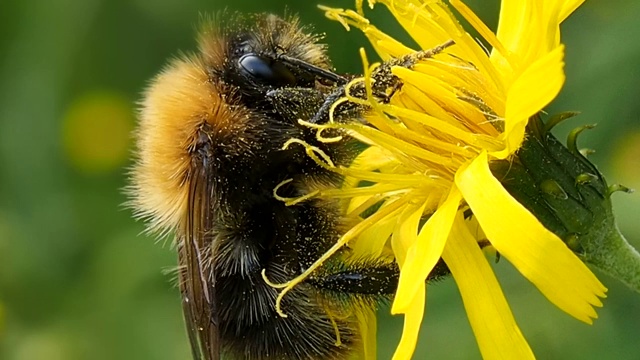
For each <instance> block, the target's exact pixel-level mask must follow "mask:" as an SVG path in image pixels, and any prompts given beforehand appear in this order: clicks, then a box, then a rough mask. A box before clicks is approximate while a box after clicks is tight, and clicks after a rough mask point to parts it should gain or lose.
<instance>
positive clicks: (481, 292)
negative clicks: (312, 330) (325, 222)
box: [282, 0, 606, 359]
mask: <svg viewBox="0 0 640 360" xmlns="http://www.w3.org/2000/svg"><path fill="white" fill-rule="evenodd" d="M374 2H377V3H382V4H384V5H385V6H387V7H388V8H389V10H390V11H391V13H392V14H393V15H394V17H395V18H396V19H397V20H398V21H399V23H400V24H401V25H402V26H403V27H404V29H405V30H406V31H407V32H408V33H409V35H410V36H411V37H412V38H413V39H414V40H415V41H416V43H417V44H418V45H419V46H420V47H421V48H422V49H423V50H428V49H433V48H437V47H438V46H439V45H441V44H449V45H451V44H452V43H453V44H454V45H451V46H448V45H447V46H448V47H447V48H446V49H444V50H442V48H443V47H441V50H442V51H440V53H437V54H436V53H435V52H434V53H433V54H430V56H425V57H424V59H421V60H420V61H418V62H417V63H416V64H412V65H411V66H394V67H392V68H391V73H392V74H393V75H394V76H395V77H397V79H399V83H401V84H402V86H401V88H397V89H393V90H392V91H391V92H392V96H391V97H390V100H389V101H388V102H387V101H380V100H379V99H380V97H379V96H375V95H374V92H373V90H372V85H371V84H372V82H374V81H375V79H374V78H372V73H374V72H375V65H374V66H372V67H369V66H368V64H367V62H366V58H365V57H364V56H363V61H364V62H365V74H364V76H363V77H362V78H360V79H356V80H354V81H353V82H352V83H351V84H349V86H347V88H346V93H347V96H346V97H345V98H344V99H342V100H343V102H344V101H349V102H353V103H358V104H362V105H366V106H367V107H368V108H369V109H370V110H369V111H368V112H367V113H366V115H365V118H366V124H363V123H359V122H346V123H345V122H333V121H331V122H329V123H327V124H324V125H317V124H315V125H314V124H308V125H309V126H315V127H317V128H319V129H320V130H325V129H331V128H332V129H340V130H342V131H345V132H347V133H348V134H349V135H350V136H352V137H354V138H356V139H358V140H360V141H362V142H364V143H366V144H368V145H369V147H368V148H367V149H366V150H364V151H363V152H362V153H361V154H360V155H359V156H358V157H357V158H356V160H355V161H354V163H353V164H352V165H351V166H349V167H348V168H346V167H336V166H334V165H333V164H332V163H331V160H330V159H328V158H326V157H323V156H322V154H321V153H319V151H318V149H313V148H311V147H310V146H308V145H305V144H303V145H305V146H307V153H308V154H309V155H310V156H312V157H314V158H315V159H316V161H318V162H319V163H322V164H323V165H324V166H326V167H329V168H332V169H334V170H335V171H336V172H338V173H341V174H343V175H344V176H345V179H346V180H345V185H344V187H343V188H341V189H334V190H327V191H320V192H318V193H315V194H311V195H314V196H320V197H322V196H325V197H337V198H344V199H348V201H347V202H348V206H347V208H346V213H347V214H348V215H350V216H359V217H360V218H361V221H360V222H359V223H358V224H357V225H355V226H354V227H353V228H352V229H351V230H350V231H348V232H347V233H346V234H345V235H344V236H343V237H342V238H341V239H340V241H339V242H338V243H337V244H336V246H335V247H334V249H332V250H331V251H330V252H329V253H327V254H326V256H325V257H323V258H322V259H319V260H318V263H317V264H320V263H321V262H322V261H324V260H325V259H326V258H328V257H329V256H330V255H331V254H332V253H333V252H335V251H334V250H336V249H338V248H340V247H341V246H343V245H345V244H347V243H348V244H349V246H350V247H351V248H353V249H354V251H356V252H361V253H366V254H372V255H374V256H383V255H384V254H386V253H387V252H389V251H392V253H393V255H394V256H395V259H396V261H397V262H398V264H399V266H400V269H401V271H400V279H399V285H398V289H397V293H396V296H395V299H394V301H393V305H392V309H391V311H392V313H394V314H404V319H405V323H404V330H403V335H402V339H401V341H400V344H399V346H398V348H397V350H396V353H395V357H394V358H397V359H408V358H410V357H411V355H412V354H413V351H414V349H415V345H416V341H417V338H418V331H419V328H420V324H421V322H422V319H423V316H424V313H423V312H424V305H425V297H426V284H425V279H426V278H427V276H428V275H429V273H430V272H431V271H432V270H433V268H434V266H435V265H436V263H437V262H438V260H439V259H440V258H442V259H444V261H445V262H446V264H447V266H448V268H449V269H450V270H451V273H452V275H453V277H454V279H455V281H456V283H457V285H458V287H459V289H460V293H461V296H462V299H463V302H464V306H465V308H466V311H467V314H468V318H469V321H470V323H471V326H472V328H473V331H474V334H475V336H476V338H477V341H478V344H479V347H480V350H481V353H482V355H483V357H484V358H486V359H494V358H514V359H527V358H533V357H534V356H533V352H532V351H531V349H530V347H529V345H528V344H527V342H526V340H525V339H524V337H523V335H522V334H521V332H520V330H519V328H518V326H517V324H516V322H515V320H514V318H513V315H512V313H511V310H510V308H509V306H508V304H507V301H506V300H505V298H504V296H503V293H502V290H501V288H500V286H499V284H498V281H497V280H496V278H495V275H494V273H493V271H492V269H491V266H490V265H489V263H488V262H487V259H486V258H485V256H484V254H483V252H482V250H481V248H482V247H487V246H489V245H488V244H490V246H491V247H493V248H495V250H496V251H497V252H499V254H500V255H501V256H502V257H504V258H506V259H507V260H508V261H509V262H511V263H512V264H513V265H514V266H515V267H516V268H517V269H518V270H519V271H520V273H521V274H522V275H523V276H525V277H526V278H527V279H528V280H529V281H530V282H532V283H533V284H534V285H535V286H536V287H537V288H538V289H539V290H540V291H541V292H542V293H543V294H544V295H545V296H546V297H547V299H548V300H549V301H551V302H552V303H554V304H555V305H557V306H558V307H559V308H560V309H562V310H563V311H565V312H567V313H568V314H570V315H571V316H573V317H575V318H577V319H579V320H581V321H583V322H585V323H589V324H590V323H591V322H592V319H594V318H596V317H597V314H596V312H595V310H594V306H595V307H599V306H602V303H601V301H600V298H602V297H605V292H606V288H605V287H604V286H603V285H602V284H601V283H600V282H599V281H598V279H597V278H596V277H595V276H594V275H593V274H592V273H591V271H590V270H589V269H588V268H587V267H586V266H585V264H584V263H583V262H582V261H581V260H580V259H579V258H578V256H576V255H575V254H574V252H572V250H571V249H570V248H569V247H568V246H567V244H565V242H563V240H562V239H560V238H559V237H558V235H556V234H555V233H554V232H552V231H550V230H548V228H547V227H545V226H544V225H543V223H541V221H540V220H539V219H538V218H537V217H536V215H535V214H533V213H532V212H531V210H530V208H528V207H526V206H525V205H523V203H521V201H519V199H517V198H516V197H514V196H513V195H512V194H511V193H510V192H509V191H507V189H506V188H505V186H504V185H503V184H502V183H501V180H504V179H499V178H497V175H495V174H494V172H492V164H500V163H505V162H506V163H507V164H510V163H515V162H517V161H518V160H517V156H518V155H517V152H518V151H519V150H520V149H521V148H522V145H523V143H525V141H526V139H527V136H528V134H527V124H528V123H529V120H530V119H532V118H535V117H536V116H537V114H539V113H540V112H541V111H542V110H543V109H544V107H545V106H547V105H548V104H549V103H550V102H551V101H552V100H553V99H554V98H555V97H556V96H557V94H558V93H559V91H560V90H561V88H562V86H563V83H564V80H565V76H564V71H563V66H564V63H563V55H564V46H563V45H562V44H561V43H560V30H559V26H560V24H561V23H562V21H563V20H564V19H566V18H567V17H568V16H569V15H570V14H571V13H572V12H573V11H574V10H575V9H576V8H577V7H578V6H579V5H580V4H581V3H582V2H583V1H581V0H564V1H562V0H558V1H536V0H520V1H503V2H502V8H501V12H500V23H499V26H498V30H497V32H496V33H495V34H494V33H493V32H492V31H490V30H489V29H488V28H487V27H486V26H485V25H484V24H483V23H482V22H481V21H480V19H478V18H477V16H476V15H475V14H474V13H473V12H472V11H471V10H470V9H469V8H467V7H466V6H465V5H464V4H463V3H462V2H460V1H459V0H452V1H451V5H452V6H453V7H454V8H455V9H456V10H457V11H458V12H459V13H460V14H462V16H463V17H464V18H465V19H466V20H467V21H468V22H469V23H470V24H471V25H472V26H473V27H474V28H475V29H476V30H477V32H478V33H479V34H480V35H481V36H482V38H483V39H484V42H486V44H487V45H489V46H490V48H491V51H489V52H488V51H487V50H486V49H485V48H484V47H483V45H481V44H480V43H479V42H477V41H476V40H474V39H473V38H472V37H471V36H470V35H469V34H468V33H467V32H466V31H465V30H464V29H463V28H462V26H461V25H460V23H459V22H458V20H456V18H455V17H454V15H453V14H452V11H451V9H450V8H449V7H448V6H447V5H446V4H444V3H443V2H442V1H439V0H379V1H369V5H370V6H373V4H374ZM356 8H357V11H351V10H342V9H331V8H324V10H325V11H326V15H327V16H328V17H329V18H331V19H334V20H337V21H339V22H341V23H342V24H343V25H344V26H345V27H347V29H348V28H349V27H351V26H354V27H357V28H359V29H360V30H362V31H363V32H364V34H365V35H366V36H367V37H368V38H369V40H370V41H371V43H372V44H373V46H374V48H375V49H376V51H377V52H378V54H379V56H380V57H381V58H382V59H383V60H388V59H393V58H402V57H405V56H406V55H407V54H412V53H415V51H416V50H414V49H410V48H408V47H406V46H405V45H403V44H401V43H400V42H398V41H396V40H395V39H393V38H391V37H389V36H388V35H386V34H384V33H383V32H382V31H380V30H379V29H377V28H376V27H375V26H373V25H372V24H370V23H369V21H368V20H367V19H366V18H365V17H364V15H363V12H362V1H357V2H356ZM358 83H359V84H360V85H361V86H362V87H363V88H366V95H365V96H355V95H353V94H350V91H349V90H350V88H353V87H354V86H356V85H357V84H358ZM338 103H339V102H338ZM336 106H337V105H336ZM318 136H319V137H321V135H320V134H318ZM329 140H330V139H327V141H329ZM294 142H295V141H294ZM289 145H291V144H289ZM550 186H551V187H553V184H552V185H550ZM311 195H310V196H311ZM305 198H307V197H305ZM371 209H375V210H376V211H375V212H373V214H371V212H372V211H371ZM479 244H480V245H479ZM318 266H319V265H318ZM314 268H315V266H312V267H311V268H310V269H308V271H307V274H308V273H310V272H311V271H313V270H314ZM299 281H301V279H296V280H294V281H292V282H290V283H288V284H286V286H288V287H289V288H290V287H291V286H294V285H295V284H296V283H298V282H299ZM282 287H285V285H282ZM284 292H286V289H285V291H284ZM365 340H366V339H365Z"/></svg>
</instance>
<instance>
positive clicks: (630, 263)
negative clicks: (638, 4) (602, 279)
mask: <svg viewBox="0 0 640 360" xmlns="http://www.w3.org/2000/svg"><path fill="white" fill-rule="evenodd" d="M610 228H611V231H610V232H609V234H608V236H606V238H605V239H603V241H602V242H601V243H600V244H599V246H588V247H586V248H585V252H584V254H582V257H583V258H584V260H585V261H586V262H588V263H590V264H591V265H594V266H595V267H597V268H598V269H600V270H602V271H603V272H605V273H607V274H609V275H611V276H613V277H614V278H616V279H618V280H620V281H622V282H623V283H625V284H626V285H627V286H629V287H630V288H631V289H633V290H635V291H637V292H639V293H640V253H638V251H637V250H636V249H634V248H633V246H631V244H629V243H628V242H627V240H626V239H625V237H624V236H623V235H622V234H621V233H620V230H618V227H617V226H616V225H614V226H611V227H610ZM583 246H585V244H583Z"/></svg>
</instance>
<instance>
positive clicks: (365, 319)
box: [356, 307, 377, 360]
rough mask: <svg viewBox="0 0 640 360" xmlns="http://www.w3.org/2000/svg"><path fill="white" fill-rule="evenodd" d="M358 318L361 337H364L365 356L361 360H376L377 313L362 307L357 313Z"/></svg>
mask: <svg viewBox="0 0 640 360" xmlns="http://www.w3.org/2000/svg"><path fill="white" fill-rule="evenodd" d="M356 318H357V319H358V327H359V328H360V336H361V337H362V347H363V351H362V352H363V354H362V356H361V358H362V359H364V360H375V359H376V344H377V339H376V332H377V331H376V330H377V319H376V313H375V311H373V310H372V309H371V308H370V307H362V308H361V309H359V310H358V311H356Z"/></svg>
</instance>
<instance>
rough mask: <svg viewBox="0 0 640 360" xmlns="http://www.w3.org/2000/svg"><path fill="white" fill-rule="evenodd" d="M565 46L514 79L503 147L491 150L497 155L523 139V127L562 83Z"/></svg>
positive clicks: (506, 152) (510, 151) (511, 150)
mask: <svg viewBox="0 0 640 360" xmlns="http://www.w3.org/2000/svg"><path fill="white" fill-rule="evenodd" d="M563 56H564V46H562V45H561V46H558V47H557V48H556V49H554V50H553V51H552V52H550V53H549V54H547V55H546V56H544V57H543V58H541V59H540V60H538V61H536V62H535V63H534V64H532V65H531V66H529V67H528V68H527V70H526V71H525V72H524V73H522V74H521V75H520V76H519V77H518V78H517V79H516V80H515V81H514V83H513V85H512V86H511V88H510V89H509V93H508V95H507V106H506V114H505V132H504V136H505V149H504V150H502V151H498V152H494V153H491V155H492V156H495V157H497V158H499V159H505V158H507V157H508V156H509V155H510V154H513V153H514V152H515V151H516V150H517V149H518V148H519V147H520V144H521V143H522V141H523V140H524V132H525V127H526V125H527V121H528V120H529V118H530V117H531V116H533V115H534V114H536V113H538V112H539V111H540V110H542V109H543V108H544V107H545V106H547V105H548V104H549V103H550V102H551V101H552V100H553V99H554V98H555V97H556V96H557V95H558V93H559V92H560V90H561V89H562V85H563V84H564V79H565V76H564V70H563V68H564V62H563V60H562V59H563Z"/></svg>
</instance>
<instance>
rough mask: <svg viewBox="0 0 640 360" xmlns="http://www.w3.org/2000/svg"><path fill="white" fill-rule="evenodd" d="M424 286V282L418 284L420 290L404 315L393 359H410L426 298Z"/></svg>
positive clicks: (416, 339)
mask: <svg viewBox="0 0 640 360" xmlns="http://www.w3.org/2000/svg"><path fill="white" fill-rule="evenodd" d="M426 291H427V289H426V286H425V285H424V282H422V284H421V285H420V290H419V291H418V292H416V295H415V297H414V298H413V299H412V300H411V302H410V304H409V307H408V308H407V312H406V313H405V315H404V326H403V327H402V338H401V339H400V344H398V348H397V349H396V352H395V353H394V354H393V360H405V359H406V360H410V359H411V358H412V356H413V351H414V350H415V349H416V343H417V342H418V334H419V332H420V324H422V318H423V316H424V303H425V298H426Z"/></svg>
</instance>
